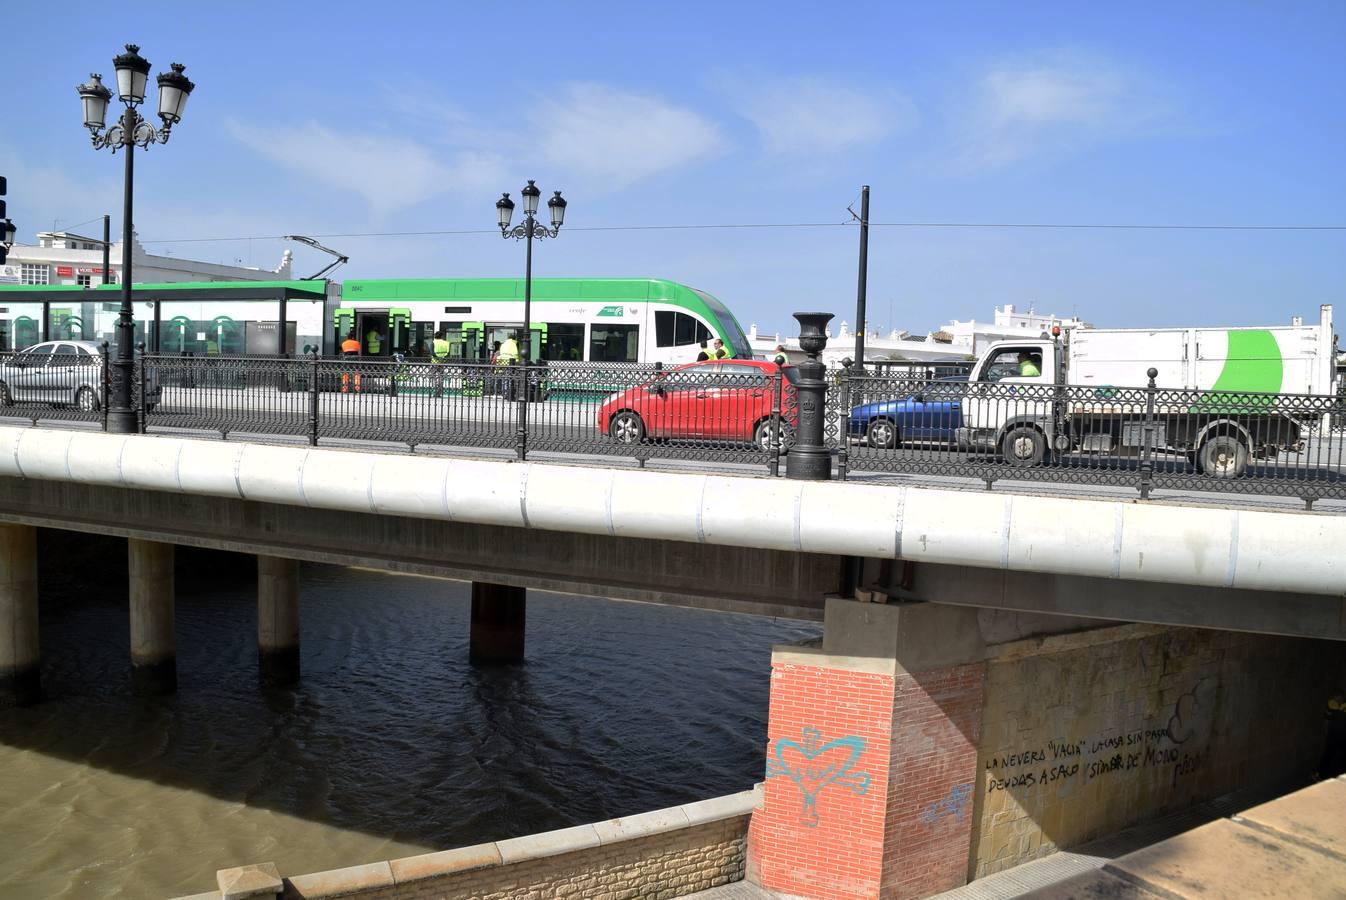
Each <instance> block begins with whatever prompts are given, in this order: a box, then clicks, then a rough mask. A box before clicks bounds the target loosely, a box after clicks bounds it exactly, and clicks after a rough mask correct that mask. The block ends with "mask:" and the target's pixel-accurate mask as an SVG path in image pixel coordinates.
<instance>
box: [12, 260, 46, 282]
mask: <svg viewBox="0 0 1346 900" xmlns="http://www.w3.org/2000/svg"><path fill="white" fill-rule="evenodd" d="M19 280H20V281H22V282H23V283H24V284H51V266H47V265H38V264H36V263H24V264H23V265H22V266H21V267H20V271H19Z"/></svg>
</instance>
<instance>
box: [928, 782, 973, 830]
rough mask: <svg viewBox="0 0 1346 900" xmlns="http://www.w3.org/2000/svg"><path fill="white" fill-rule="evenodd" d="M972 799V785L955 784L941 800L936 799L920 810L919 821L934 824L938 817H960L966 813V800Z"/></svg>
mask: <svg viewBox="0 0 1346 900" xmlns="http://www.w3.org/2000/svg"><path fill="white" fill-rule="evenodd" d="M971 799H972V785H971V784H970V783H969V784H955V785H954V786H953V787H952V788H950V789H949V793H948V795H947V796H946V797H944V798H943V799H941V800H936V801H935V802H934V803H931V804H929V805H928V806H926V807H925V808H924V809H922V810H921V822H922V824H925V825H934V824H935V823H936V822H938V821H939V820H940V819H947V818H948V817H949V816H954V817H955V818H957V819H962V818H963V816H964V815H966V814H967V804H968V801H970V800H971Z"/></svg>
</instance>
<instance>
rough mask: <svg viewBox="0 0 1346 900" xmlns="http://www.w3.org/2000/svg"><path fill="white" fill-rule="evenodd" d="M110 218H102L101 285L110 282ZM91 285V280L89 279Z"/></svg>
mask: <svg viewBox="0 0 1346 900" xmlns="http://www.w3.org/2000/svg"><path fill="white" fill-rule="evenodd" d="M111 265H112V216H103V282H102V283H103V284H109V283H111V281H112V275H111V272H112V270H111V268H110V267H111ZM89 282H90V283H92V282H93V279H92V278H90V279H89Z"/></svg>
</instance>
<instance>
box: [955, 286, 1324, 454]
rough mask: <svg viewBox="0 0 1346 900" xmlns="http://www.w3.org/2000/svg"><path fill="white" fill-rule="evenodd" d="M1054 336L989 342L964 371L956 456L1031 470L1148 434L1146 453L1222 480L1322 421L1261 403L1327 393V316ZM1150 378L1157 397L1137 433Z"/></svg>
mask: <svg viewBox="0 0 1346 900" xmlns="http://www.w3.org/2000/svg"><path fill="white" fill-rule="evenodd" d="M1053 330H1054V331H1056V332H1058V335H1057V336H1056V337H1052V336H1049V335H1046V334H1044V335H1042V337H1040V338H1031V339H1024V340H1007V341H997V342H996V343H994V344H992V345H991V346H990V347H988V348H987V349H986V351H985V352H984V353H983V354H982V355H981V357H980V358H978V360H977V361H976V363H974V364H973V367H972V371H971V373H970V374H969V377H968V382H969V383H968V388H967V394H966V396H965V397H964V400H963V409H962V427H961V428H959V430H958V443H959V444H960V445H961V446H963V447H965V448H968V449H973V450H980V451H984V452H991V453H997V454H999V455H1001V456H1003V457H1004V459H1005V460H1006V462H1008V463H1010V464H1011V465H1017V466H1034V465H1039V464H1041V463H1042V462H1043V461H1044V460H1046V459H1048V458H1049V457H1050V456H1051V455H1052V454H1053V453H1070V452H1080V453H1093V454H1103V455H1109V456H1115V455H1123V454H1125V453H1134V452H1137V451H1138V450H1139V448H1141V447H1142V446H1143V444H1144V443H1145V440H1146V438H1145V434H1146V427H1147V424H1148V428H1149V431H1148V433H1149V435H1150V437H1149V441H1150V446H1151V447H1152V448H1153V449H1154V450H1156V451H1160V452H1170V453H1180V454H1186V455H1187V456H1188V458H1189V459H1190V460H1191V461H1192V462H1193V463H1195V464H1196V466H1197V467H1198V468H1199V469H1200V470H1201V471H1203V472H1206V473H1207V474H1210V475H1214V476H1217V477H1223V478H1233V477H1237V476H1239V475H1242V474H1243V473H1244V471H1245V470H1246V469H1247V466H1248V463H1249V460H1251V459H1255V458H1260V459H1265V458H1271V457H1275V456H1276V455H1277V454H1278V453H1281V452H1286V451H1291V450H1298V449H1300V447H1301V446H1302V441H1303V437H1302V435H1303V432H1304V431H1305V429H1306V428H1308V427H1309V426H1311V425H1314V424H1316V421H1317V419H1318V418H1323V419H1325V415H1323V413H1321V412H1315V410H1317V409H1318V408H1319V407H1326V404H1327V401H1325V400H1324V401H1316V402H1314V401H1294V400H1286V399H1282V400H1279V401H1277V400H1274V399H1273V398H1271V397H1270V396H1267V395H1273V394H1281V395H1284V394H1315V395H1331V394H1333V393H1334V392H1335V388H1336V365H1335V364H1336V337H1335V335H1334V334H1333V333H1332V307H1331V306H1323V307H1322V308H1321V310H1320V314H1319V320H1318V323H1317V324H1316V325H1305V324H1303V322H1302V321H1301V320H1300V319H1299V318H1295V319H1294V321H1293V322H1292V323H1291V324H1290V325H1287V326H1274V327H1269V328H1150V329H1132V328H1125V329H1115V328H1079V329H1073V330H1071V331H1069V332H1068V333H1067V334H1065V335H1064V336H1060V335H1059V329H1053ZM1151 368H1153V369H1155V370H1156V373H1157V374H1156V376H1155V382H1156V384H1157V386H1158V387H1159V389H1160V392H1159V393H1158V394H1157V395H1156V396H1157V400H1158V402H1157V405H1156V409H1155V415H1154V417H1153V419H1151V420H1150V421H1149V422H1148V423H1147V422H1146V397H1145V391H1144V387H1145V386H1146V385H1147V383H1148V381H1149V375H1148V372H1149V370H1150V369H1151ZM1020 385H1022V386H1023V387H1019V386H1020ZM1067 386H1069V387H1067ZM1211 391H1231V392H1246V395H1245V396H1240V395H1239V394H1238V393H1235V394H1209V393H1208V392H1211Z"/></svg>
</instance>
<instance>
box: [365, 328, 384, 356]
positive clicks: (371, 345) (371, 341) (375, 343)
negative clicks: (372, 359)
mask: <svg viewBox="0 0 1346 900" xmlns="http://www.w3.org/2000/svg"><path fill="white" fill-rule="evenodd" d="M365 347H366V349H368V350H369V352H370V354H371V355H374V354H377V353H378V352H379V351H380V350H382V349H383V341H381V340H379V333H378V332H377V331H373V330H371V331H370V332H369V334H367V335H365Z"/></svg>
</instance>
